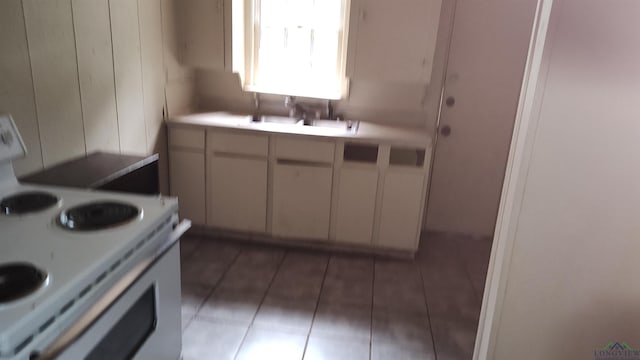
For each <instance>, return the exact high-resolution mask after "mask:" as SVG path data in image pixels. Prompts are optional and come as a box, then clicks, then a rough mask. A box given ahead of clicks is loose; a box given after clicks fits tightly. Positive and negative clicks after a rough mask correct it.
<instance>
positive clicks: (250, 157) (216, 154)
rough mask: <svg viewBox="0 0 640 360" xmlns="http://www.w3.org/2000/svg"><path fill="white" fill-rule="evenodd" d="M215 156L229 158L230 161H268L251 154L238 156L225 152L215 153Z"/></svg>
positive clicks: (264, 157)
mask: <svg viewBox="0 0 640 360" xmlns="http://www.w3.org/2000/svg"><path fill="white" fill-rule="evenodd" d="M213 156H215V157H222V158H229V159H249V160H267V157H266V156H260V155H249V154H237V153H231V152H224V151H214V152H213Z"/></svg>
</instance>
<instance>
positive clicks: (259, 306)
mask: <svg viewBox="0 0 640 360" xmlns="http://www.w3.org/2000/svg"><path fill="white" fill-rule="evenodd" d="M287 255H289V250H284V254H283V255H282V260H280V263H278V266H277V267H276V271H275V272H274V273H273V276H272V277H271V280H269V286H267V290H265V292H264V295H263V296H262V299H261V300H260V305H258V308H257V309H256V312H255V314H253V317H252V318H251V321H250V322H249V325H248V326H247V330H246V331H245V332H244V335H243V336H242V340H240V344H239V345H238V350H236V353H235V354H234V355H233V359H237V358H238V355H239V354H240V350H241V349H242V345H244V341H245V340H246V339H247V335H249V330H251V327H252V326H253V322H254V321H255V320H256V317H257V316H258V312H260V309H261V308H262V305H263V304H264V301H265V299H266V298H267V294H269V290H271V286H272V285H273V282H274V281H275V279H276V277H277V276H278V273H279V272H280V268H281V267H282V264H284V260H285V259H286V258H287Z"/></svg>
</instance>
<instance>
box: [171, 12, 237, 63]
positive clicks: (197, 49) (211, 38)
mask: <svg viewBox="0 0 640 360" xmlns="http://www.w3.org/2000/svg"><path fill="white" fill-rule="evenodd" d="M178 10H179V12H178V13H179V22H178V26H179V29H180V39H181V40H180V41H181V43H180V47H181V49H182V57H183V59H182V61H183V63H184V65H187V66H192V67H197V68H209V69H223V68H224V65H225V61H224V60H225V32H224V12H225V2H224V1H223V0H181V1H179V9H178Z"/></svg>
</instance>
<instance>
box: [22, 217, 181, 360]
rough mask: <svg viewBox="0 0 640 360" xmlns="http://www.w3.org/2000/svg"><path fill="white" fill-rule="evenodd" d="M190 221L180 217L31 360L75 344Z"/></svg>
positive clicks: (50, 356)
mask: <svg viewBox="0 0 640 360" xmlns="http://www.w3.org/2000/svg"><path fill="white" fill-rule="evenodd" d="M190 227H191V221H190V220H187V219H184V220H182V221H181V222H180V223H179V224H178V225H176V226H175V227H174V228H173V231H171V233H170V234H169V236H168V237H167V238H166V239H165V240H164V241H163V243H162V245H161V246H160V247H159V248H158V250H156V251H154V252H153V253H152V254H150V255H149V256H148V257H146V258H144V259H143V260H141V261H140V262H139V263H138V264H137V265H135V266H134V267H133V269H131V270H130V271H129V272H128V273H127V274H125V275H124V276H123V277H122V278H121V279H120V280H118V281H117V282H116V283H115V285H113V286H112V287H111V288H110V289H109V290H108V291H107V292H106V293H105V294H104V295H103V296H102V297H101V298H100V299H99V300H98V301H97V302H96V303H95V304H94V305H92V306H91V307H90V308H89V310H87V311H86V312H85V313H84V314H83V315H82V316H81V317H80V318H79V319H78V320H77V321H76V322H75V323H73V324H72V325H71V326H70V327H69V328H68V329H67V330H66V331H65V332H64V333H63V334H62V335H61V336H59V337H58V338H57V339H56V340H55V341H54V342H53V343H52V344H51V345H49V346H48V347H47V348H46V349H45V350H44V351H42V352H41V353H40V354H37V353H34V354H32V355H31V357H30V359H32V360H53V359H56V358H58V357H59V356H60V355H61V354H62V353H63V352H65V351H66V350H67V349H68V348H69V347H71V346H72V345H73V344H75V343H76V342H77V341H78V340H80V338H81V337H82V335H84V334H85V333H86V332H87V331H88V330H89V328H91V326H93V324H95V323H96V322H97V321H98V320H99V319H100V318H101V317H102V316H103V315H104V314H105V313H106V312H107V311H109V309H110V308H111V306H112V305H113V304H115V303H116V302H117V301H118V300H119V299H120V297H122V296H123V295H124V294H125V293H126V292H127V290H129V288H130V287H131V286H133V284H134V283H135V282H136V281H137V280H138V279H139V278H140V277H142V276H143V275H144V274H145V273H146V272H147V270H149V269H151V267H152V266H153V265H154V264H155V263H156V261H158V259H160V258H161V257H162V256H163V255H164V254H165V253H166V252H167V251H169V249H170V248H171V247H172V246H173V245H174V244H175V243H176V242H177V241H178V239H180V236H182V235H183V234H184V233H185V232H186V231H187V230H189V228H190Z"/></svg>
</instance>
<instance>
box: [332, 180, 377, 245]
mask: <svg viewBox="0 0 640 360" xmlns="http://www.w3.org/2000/svg"><path fill="white" fill-rule="evenodd" d="M377 190H378V170H377V169H376V168H375V167H373V168H350V167H343V168H342V169H341V170H340V178H339V185H338V193H337V196H336V202H337V204H336V207H335V209H336V214H335V216H334V221H335V237H336V240H337V241H340V242H349V243H358V244H371V239H372V236H373V220H374V212H375V208H376V194H377Z"/></svg>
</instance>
